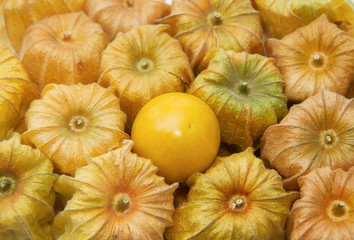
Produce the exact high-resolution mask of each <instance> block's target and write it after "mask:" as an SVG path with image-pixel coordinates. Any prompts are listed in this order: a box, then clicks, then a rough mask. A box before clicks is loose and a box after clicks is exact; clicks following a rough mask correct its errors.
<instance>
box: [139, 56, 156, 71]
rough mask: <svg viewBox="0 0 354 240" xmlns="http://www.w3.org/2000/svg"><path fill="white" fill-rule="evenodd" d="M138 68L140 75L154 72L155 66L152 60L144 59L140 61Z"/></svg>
mask: <svg viewBox="0 0 354 240" xmlns="http://www.w3.org/2000/svg"><path fill="white" fill-rule="evenodd" d="M136 68H137V70H138V72H139V73H148V72H150V71H152V69H153V68H154V64H153V62H152V61H151V60H149V59H146V58H142V59H140V61H139V62H138V63H137V65H136Z"/></svg>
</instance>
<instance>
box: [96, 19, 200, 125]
mask: <svg viewBox="0 0 354 240" xmlns="http://www.w3.org/2000/svg"><path fill="white" fill-rule="evenodd" d="M169 30H170V29H169V26H168V25H145V26H140V27H138V28H134V29H132V30H131V31H129V32H127V33H124V34H123V33H119V34H118V35H117V37H116V39H115V40H114V41H113V42H112V43H110V44H109V45H108V47H107V48H106V49H105V50H104V51H103V53H102V58H101V66H100V72H101V76H100V80H99V83H100V84H101V85H102V86H104V87H107V86H109V85H111V86H115V87H117V89H118V96H119V98H120V103H121V107H122V110H123V111H124V112H125V113H126V114H127V116H128V122H127V127H128V128H130V127H131V125H132V123H133V121H134V119H135V117H136V115H137V113H138V112H139V110H140V109H141V108H142V107H143V106H144V105H145V104H146V103H147V102H148V101H149V100H150V99H152V98H154V97H156V96H158V95H161V94H163V93H168V92H183V91H185V89H186V87H187V86H188V85H189V83H190V82H191V81H192V80H193V79H194V76H193V72H192V70H191V67H190V64H189V62H188V58H187V56H186V54H185V53H184V52H183V50H182V49H181V46H180V43H179V42H178V41H177V40H176V39H174V38H172V37H171V36H170V35H169V34H168V32H169ZM143 61H145V63H147V65H146V66H143V65H142V63H143ZM144 67H145V68H146V69H144Z"/></svg>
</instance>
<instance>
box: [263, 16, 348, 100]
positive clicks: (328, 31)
mask: <svg viewBox="0 0 354 240" xmlns="http://www.w3.org/2000/svg"><path fill="white" fill-rule="evenodd" d="M266 45H267V50H268V54H269V56H272V57H275V58H276V60H277V66H278V68H279V70H280V72H281V74H282V78H283V80H284V82H285V87H284V92H285V95H286V97H287V98H288V99H289V100H291V101H295V102H301V101H303V100H305V99H306V98H308V97H310V96H313V95H316V94H317V93H318V92H319V91H321V89H326V90H329V91H332V92H336V93H339V94H342V95H345V94H346V92H347V91H348V89H349V85H350V81H351V80H352V76H354V75H353V73H354V64H353V62H354V39H353V38H351V37H350V36H349V35H348V34H347V33H346V32H344V31H342V30H340V29H339V28H338V27H337V26H336V25H335V24H333V23H330V22H329V21H328V19H327V17H326V15H322V16H321V17H319V18H318V19H316V20H315V21H313V22H311V23H310V24H309V25H307V26H305V27H302V28H299V29H297V30H296V31H295V32H293V33H291V34H289V35H287V36H285V37H284V38H283V39H281V40H276V39H269V40H268V41H267V44H266Z"/></svg>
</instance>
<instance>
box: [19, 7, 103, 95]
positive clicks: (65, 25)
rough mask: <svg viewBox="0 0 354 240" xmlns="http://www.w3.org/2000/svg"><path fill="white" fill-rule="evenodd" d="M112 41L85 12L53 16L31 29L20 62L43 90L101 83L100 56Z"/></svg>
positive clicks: (24, 40) (28, 31)
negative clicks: (99, 71) (62, 85)
mask: <svg viewBox="0 0 354 240" xmlns="http://www.w3.org/2000/svg"><path fill="white" fill-rule="evenodd" d="M108 43H109V39H108V37H107V35H106V34H105V33H104V32H103V30H102V28H101V26H100V25H99V24H97V23H94V22H93V21H92V20H91V19H90V18H89V17H87V16H86V15H85V14H84V13H83V12H78V13H66V14H60V15H54V16H51V17H48V18H45V19H43V20H41V21H39V22H38V23H36V24H33V25H31V26H30V27H29V28H28V29H27V31H26V34H25V36H24V38H23V43H22V47H21V51H20V54H19V56H20V59H21V62H22V64H23V66H24V68H25V69H26V71H27V72H28V74H29V76H30V79H31V80H32V81H33V82H35V83H36V84H37V85H38V86H39V89H40V90H42V89H43V88H44V87H45V85H47V84H49V83H58V84H75V83H83V84H89V83H92V82H96V81H97V80H98V76H99V75H98V74H99V73H98V69H99V66H100V57H101V52H102V51H103V49H105V47H106V46H107V44H108Z"/></svg>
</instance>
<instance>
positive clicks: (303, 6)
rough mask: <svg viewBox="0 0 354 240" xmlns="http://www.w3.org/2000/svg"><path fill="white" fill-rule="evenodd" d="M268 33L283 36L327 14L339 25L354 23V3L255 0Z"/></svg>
mask: <svg viewBox="0 0 354 240" xmlns="http://www.w3.org/2000/svg"><path fill="white" fill-rule="evenodd" d="M254 2H255V3H256V8H257V9H258V11H259V12H260V13H261V15H262V19H263V22H264V25H265V30H266V32H267V35H269V36H270V37H273V38H282V37H284V36H285V35H287V34H290V33H292V32H293V31H295V29H297V28H299V27H302V26H305V25H307V24H309V23H310V22H312V21H313V20H315V19H316V18H318V17H320V16H321V15H322V14H327V16H328V17H329V20H330V21H331V22H333V23H337V24H339V25H342V24H354V3H353V2H352V1H347V0H326V1H322V0H296V1H289V0H254Z"/></svg>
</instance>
